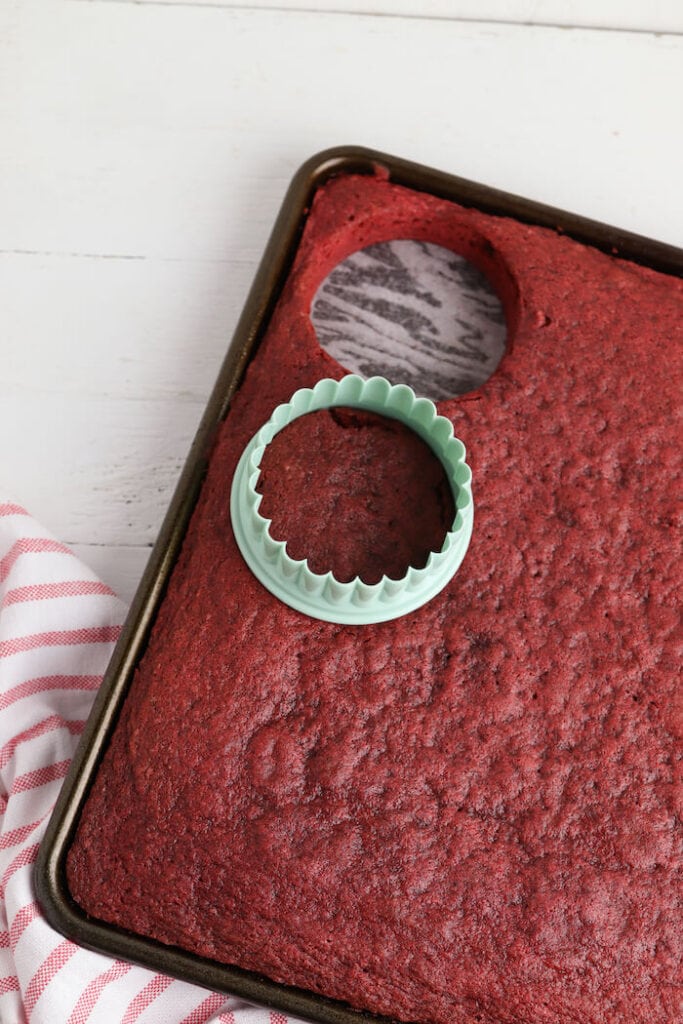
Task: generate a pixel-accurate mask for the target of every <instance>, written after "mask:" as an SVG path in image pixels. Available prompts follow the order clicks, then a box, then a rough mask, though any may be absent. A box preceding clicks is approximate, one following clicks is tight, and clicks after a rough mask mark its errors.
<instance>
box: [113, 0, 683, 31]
mask: <svg viewBox="0 0 683 1024" xmlns="http://www.w3.org/2000/svg"><path fill="white" fill-rule="evenodd" d="M101 2H105V3H162V4H169V3H170V4H183V5H190V6H192V5H196V6H207V4H211V5H215V6H219V7H240V8H242V7H253V8H265V9H270V10H277V9H280V10H299V11H300V10H315V11H318V12H332V13H339V14H349V13H356V14H384V15H388V16H390V17H392V16H393V17H406V16H407V17H420V18H444V19H448V20H450V21H456V20H458V21H461V20H469V21H497V22H502V23H507V24H523V25H558V26H563V27H566V28H574V27H577V26H580V27H584V28H606V29H612V30H616V31H621V32H624V31H626V32H682V31H683V10H681V5H680V4H679V3H678V0H650V2H649V3H648V4H643V3H642V2H641V0H543V2H542V3H539V0H311V2H309V3H306V0H249V2H248V3H244V2H243V0H101Z"/></svg>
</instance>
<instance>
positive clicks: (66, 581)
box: [0, 503, 286, 1024]
mask: <svg viewBox="0 0 683 1024" xmlns="http://www.w3.org/2000/svg"><path fill="white" fill-rule="evenodd" d="M124 614H125V608H124V606H123V605H122V603H121V602H120V601H119V600H118V598H117V597H116V596H115V595H114V594H113V592H112V591H111V590H110V589H109V587H106V586H105V585H104V584H103V583H101V582H100V581H99V580H98V579H96V577H95V576H94V575H93V573H92V572H90V571H89V570H88V569H86V568H85V567H84V566H83V565H82V564H81V563H80V562H79V561H78V559H77V558H76V557H75V556H74V555H73V554H72V553H71V552H70V551H69V549H68V548H67V547H65V545H64V544H61V543H60V542H59V541H57V540H55V539H54V538H53V537H51V536H50V534H49V533H47V532H46V531H45V530H44V529H42V528H41V527H40V526H39V525H38V524H37V523H36V522H35V521H34V520H33V519H32V518H31V517H30V516H29V515H28V514H27V513H26V512H25V511H24V509H23V508H21V507H19V506H18V505H13V504H1V503H0V1022H2V1024H28V1022H30V1024H86V1022H88V1024H117V1022H122V1024H134V1022H139V1024H180V1022H182V1024H203V1022H205V1021H207V1022H208V1021H222V1022H233V1024H286V1018H285V1017H283V1016H282V1015H281V1014H278V1013H270V1014H269V1013H268V1011H265V1010H259V1009H256V1008H254V1007H251V1006H248V1005H247V1004H245V1003H242V1002H240V1001H238V1000H237V999H226V998H225V997H224V996H222V995H217V994H214V993H209V992H206V991H205V990H204V989H200V988H197V987H195V986H193V985H188V984H186V983H184V982H180V981H174V980H172V979H171V978H168V977H165V976H164V975H160V974H154V973H153V972H151V971H147V970H143V969H142V968H140V967H133V966H131V965H130V964H127V963H123V962H121V961H119V960H109V959H108V958H107V957H104V956H100V955H98V954H97V953H91V952H89V951H87V950H85V949H82V948H81V947H79V946H77V945H76V944H74V943H73V942H70V941H69V940H68V939H64V938H63V937H62V936H61V935H59V934H58V933H57V932H55V931H53V930H52V928H50V926H49V925H48V924H47V923H46V922H45V920H44V919H43V918H42V916H41V913H40V909H39V907H38V905H37V903H36V900H35V895H34V892H33V885H32V871H33V862H34V861H35V857H36V853H37V851H38V845H39V843H40V840H41V838H42V836H43V833H44V831H45V826H46V824H47V821H48V818H49V816H50V811H51V810H52V807H53V805H54V802H55V799H56V797H57V793H58V792H59V787H60V785H61V783H62V780H63V778H64V775H65V774H66V771H67V768H68V766H69V761H70V760H71V757H72V755H73V752H74V749H75V747H76V743H77V742H78V737H79V736H80V734H81V732H82V731H83V727H84V725H85V719H86V717H87V715H88V712H89V710H90V705H91V703H92V700H93V697H94V694H95V691H96V690H97V688H98V686H99V684H100V681H101V678H102V674H103V672H104V669H105V667H106V664H107V661H108V659H109V656H110V654H111V651H112V647H113V644H114V642H115V640H116V637H117V636H118V633H119V629H120V626H121V623H122V621H123V618H124Z"/></svg>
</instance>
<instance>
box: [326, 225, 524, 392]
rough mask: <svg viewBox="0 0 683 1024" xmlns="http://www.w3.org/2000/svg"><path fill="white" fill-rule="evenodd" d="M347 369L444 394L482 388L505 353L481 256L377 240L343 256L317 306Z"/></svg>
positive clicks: (330, 347)
mask: <svg viewBox="0 0 683 1024" xmlns="http://www.w3.org/2000/svg"><path fill="white" fill-rule="evenodd" d="M311 320H312V322H313V326H314V328H315V332H316V335H317V337H318V341H319V342H320V344H321V345H322V347H323V348H324V349H325V350H326V351H327V352H329V354H330V355H331V356H333V357H334V358H335V359H336V360H337V361H338V362H339V363H341V364H342V366H343V367H344V368H345V369H347V370H349V371H350V372H354V373H360V374H361V375H362V376H364V377H371V376H373V375H374V374H381V375H382V376H384V377H387V378H388V379H389V380H390V381H391V382H392V384H399V383H404V384H410V386H411V387H412V388H413V389H414V390H415V391H416V392H417V393H418V394H420V395H424V396H426V397H427V398H433V399H440V398H448V397H450V396H452V395H462V394H464V393H465V392H467V391H473V390H474V389H476V388H478V387H481V385H482V384H483V383H484V382H485V381H486V380H488V378H489V377H490V376H491V374H492V373H493V371H494V370H495V369H496V367H497V366H498V363H499V362H500V359H501V358H502V355H503V353H504V351H505V338H506V324H505V317H504V313H503V308H502V306H501V303H500V300H499V298H498V296H497V295H496V293H495V292H494V290H493V288H492V286H491V284H490V283H489V281H488V279H487V278H486V276H485V275H484V274H482V273H481V272H480V271H479V270H478V269H477V268H476V267H475V266H474V265H473V264H472V263H470V262H469V261H468V260H466V259H465V258H464V257H463V256H460V255H458V254H456V253H454V252H451V251H450V250H449V249H444V248H443V247H442V246H439V245H434V244H432V243H428V242H417V241H414V240H411V239H400V240H396V241H392V242H381V243H378V244H376V245H371V246H368V248H367V249H363V250H361V251H359V252H356V253H354V254H353V255H352V256H349V257H348V259H346V260H344V261H343V262H342V263H339V264H338V265H337V266H336V267H335V268H334V270H332V272H331V273H330V274H329V275H328V276H327V277H326V278H325V280H324V281H323V282H322V284H321V286H320V288H319V289H318V291H317V293H316V296H315V299H314V300H313V304H312V306H311Z"/></svg>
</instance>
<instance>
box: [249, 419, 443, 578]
mask: <svg viewBox="0 0 683 1024" xmlns="http://www.w3.org/2000/svg"><path fill="white" fill-rule="evenodd" d="M256 489H257V491H259V493H260V494H262V495H263V499H262V501H261V506H260V508H259V512H260V514H261V515H262V516H263V517H264V518H266V519H270V520H272V523H271V526H270V533H271V535H272V536H273V537H274V538H275V539H276V540H284V541H286V544H287V554H288V555H289V556H290V558H293V559H302V558H306V559H308V564H309V567H310V568H311V569H312V570H313V572H316V573H320V574H323V573H326V572H328V571H330V570H331V571H332V573H333V575H334V576H335V577H336V579H338V580H339V581H340V582H342V583H349V582H350V581H351V580H353V579H355V578H356V577H360V579H361V580H363V582H364V583H370V584H373V583H379V581H380V580H381V579H382V577H383V576H388V577H389V578H390V579H402V578H403V577H404V576H405V575H406V573H407V571H408V569H409V568H410V566H414V567H415V568H417V569H422V568H424V566H425V564H426V562H427V559H428V558H429V554H430V552H432V551H440V550H441V548H442V547H443V543H444V540H445V537H446V533H447V532H448V530H449V529H450V528H451V526H452V525H453V520H454V518H455V507H454V503H453V495H452V493H451V489H450V486H449V483H448V479H447V477H446V473H445V471H444V468H443V466H442V465H441V462H440V461H439V459H438V458H437V457H436V455H434V453H433V452H432V450H431V449H430V448H429V446H428V445H427V444H425V442H424V441H422V440H421V438H419V437H418V436H417V434H416V433H415V432H414V431H413V430H411V429H410V428H409V427H407V426H405V424H403V423H400V422H398V421H397V420H394V419H390V418H388V417H385V416H380V415H377V414H375V413H368V412H365V411H359V410H355V409H347V408H343V407H342V408H334V409H325V410H321V411H319V412H312V413H308V414H306V415H305V416H300V417H299V418H298V419H296V420H294V421H293V422H292V423H290V424H289V425H288V426H286V427H285V428H284V429H283V430H281V431H280V432H279V433H278V434H276V435H275V437H274V438H273V440H272V441H271V442H270V444H269V445H268V447H267V448H266V449H265V451H264V453H263V457H262V459H261V473H260V476H259V480H258V483H257V485H256Z"/></svg>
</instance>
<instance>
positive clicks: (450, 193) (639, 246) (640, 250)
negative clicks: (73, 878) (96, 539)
mask: <svg viewBox="0 0 683 1024" xmlns="http://www.w3.org/2000/svg"><path fill="white" fill-rule="evenodd" d="M378 171H380V172H381V173H382V174H383V175H385V176H386V175H388V177H389V179H390V180H391V181H392V182H395V183H397V184H401V185H404V186H406V187H408V188H411V189H413V190H416V191H422V192H428V193H430V194H432V195H436V196H439V197H441V198H444V199H448V200H451V201H453V202H456V203H459V204H460V205H463V206H468V207H475V208H476V209H478V210H481V211H483V212H485V213H492V214H497V215H500V216H506V217H512V218H515V219H516V220H518V221H522V222H525V223H530V224H537V225H541V226H544V227H549V228H554V229H555V230H558V231H560V232H564V233H565V234H567V235H569V236H571V237H573V238H575V239H577V240H578V241H580V242H583V243H585V244H588V245H592V246H595V247H597V248H599V249H602V250H603V251H605V252H608V253H610V254H613V255H617V256H620V257H622V258H624V259H628V260H633V261H634V262H637V263H640V264H643V265H645V266H648V267H650V268H652V269H654V270H658V271H662V272H664V273H668V274H671V275H675V276H683V251H681V250H679V249H676V248H674V247H672V246H669V245H665V244H662V243H660V242H656V241H652V240H651V239H648V238H643V237H640V236H638V235H634V234H630V233H628V232H624V231H620V230H619V229H617V228H613V227H609V226H607V225H604V224H600V223H597V222H595V221H591V220H587V219H585V218H583V217H577V216H574V215H572V214H569V213H565V212H563V211H561V210H556V209H553V208H552V207H548V206H544V205H541V204H539V203H534V202H531V201H529V200H527V199H521V198H519V197H518V196H513V195H509V194H508V193H505V192H500V191H497V190H495V189H491V188H487V187H485V186H483V185H479V184H476V183H474V182H471V181H466V180H464V179H462V178H457V177H453V176H451V175H448V174H444V173H441V172H439V171H436V170H432V169H430V168H427V167H422V166H420V165H418V164H413V163H409V162H407V161H404V160H400V159H397V158H394V157H391V156H387V155H386V154H383V153H378V152H374V151H372V150H367V149H359V148H346V147H344V148H338V149H332V150H327V151H325V152H323V153H321V154H319V155H317V156H314V157H312V158H311V159H310V160H308V161H307V162H306V163H305V164H304V165H303V166H302V168H301V169H300V170H299V172H298V173H297V174H296V176H295V177H294V179H293V181H292V183H291V185H290V188H289V191H288V192H287V195H286V197H285V199H284V202H283V205H282V208H281V211H280V213H279V216H278V218H277V221H276V223H275V226H274V228H273V232H272V235H271V238H270V240H269V242H268V245H267V247H266V250H265V253H264V256H263V259H262V261H261V264H260V267H259V269H258V272H257V274H256V277H255V280H254V283H253V286H252V288H251V291H250V293H249V296H248V298H247V302H246V305H245V307H244V311H243V313H242V316H241V318H240V320H239V322H238V325H237V328H236V331H235V334H234V337H233V340H232V344H231V345H230V348H229V351H228V354H227V357H226V359H225V362H224V364H223V367H222V369H221V371H220V374H219V377H218V380H217V382H216V385H215V387H214V390H213V392H212V395H211V397H210V399H209V402H208V405H207V408H206V412H205V414H204V417H203V419H202V421H201V424H200V427H199V430H198V432H197V435H196V437H195V440H194V442H193V444H192V448H191V450H190V453H189V455H188V458H187V462H186V464H185V468H184V470H183V472H182V475H181V477H180V480H179V483H178V485H177V488H176V491H175V494H174V497H173V500H172V502H171V504H170V507H169V510H168V513H167V515H166V518H165V520H164V523H163V526H162V528H161V532H160V534H159V538H158V540H157V543H156V545H155V547H154V550H153V552H152V555H151V557H150V561H149V564H148V566H147V569H146V571H145V573H144V576H143V578H142V581H141V583H140V586H139V588H138V591H137V593H136V596H135V599H134V601H133V604H132V607H131V609H130V612H129V614H128V617H127V619H126V622H125V624H124V627H123V630H122V633H121V636H120V639H119V642H118V644H117V645H116V649H115V651H114V653H113V656H112V659H111V663H110V665H109V668H108V670H107V673H106V676H105V679H104V681H103V683H102V686H101V687H100V690H99V693H98V695H97V698H96V700H95V703H94V706H93V709H92V712H91V715H90V718H89V721H88V724H87V727H86V730H85V732H84V734H83V737H82V740H81V743H80V745H79V747H78V750H77V752H76V756H75V757H74V760H73V763H72V765H71V768H70V771H69V773H68V775H67V777H66V780H65V782H64V785H63V787H62V790H61V793H60V796H59V799H58V801H57V804H56V806H55V809H54V812H53V814H52V817H51V820H50V823H49V826H48V829H47V832H46V835H45V838H44V840H43V843H42V845H41V849H40V852H39V856H38V860H37V863H36V870H35V886H36V892H37V896H38V899H39V901H40V904H41V906H42V908H43V911H44V913H45V916H46V918H47V920H48V921H49V922H50V924H51V925H52V926H53V927H54V928H56V929H57V930H58V931H60V932H62V933H63V934H64V935H66V936H68V937H69V938H71V939H73V940H74V941H76V942H78V943H80V944H81V945H83V946H87V947H89V948H91V949H95V950H97V951H99V952H102V953H105V954H109V955H111V956H116V957H123V958H124V959H126V960H131V961H134V962H136V963H139V964H142V965H144V966H145V967H149V968H152V969H154V970H158V971H162V972H164V973H166V974H170V975H173V976H175V977H178V978H181V979H184V980H186V981H190V982H194V983H196V984H198V985H202V986H205V987H206V988H209V989H213V990H216V991H221V992H226V993H231V994H234V995H238V996H241V997H243V998H244V999H247V1000H249V1001H251V1002H255V1003H260V1004H262V1005H265V1006H268V1007H271V1008H274V1009H278V1010H281V1011H283V1012H285V1013H288V1014H292V1015H295V1016H298V1017H304V1018H308V1019H310V1020H317V1021H322V1022H328V1024H351V1022H355V1024H357V1022H358V1021H359V1020H366V1021H372V1020H377V1019H378V1018H376V1017H373V1016H372V1015H371V1014H368V1013H359V1012H358V1011H355V1010H352V1009H351V1008H350V1007H348V1006H346V1005H344V1004H342V1003H339V1002H334V1001H331V1000H328V999H324V998H322V997H320V996H317V995H315V994H313V993H311V992H306V991H303V990H300V989H293V988H290V987H285V986H283V985H279V984H276V983H275V982H273V981H270V980H269V979H267V978H264V977H261V976H259V975H256V974H253V973H251V972H248V971H243V970H240V969H238V968H236V967H230V966H225V965H223V964H220V963H218V962H216V961H213V960H209V959H205V958H202V957H199V956H196V955H194V954H191V953H188V952H186V951H184V950H182V949H178V948H174V947H169V946H165V945H163V944H161V943H159V942H156V941H154V940H151V939H146V938H143V937H141V936H138V935H134V934H132V933H129V932H126V931H123V930H122V929H120V928H116V927H114V926H111V925H108V924H105V923H103V922H101V921H97V920H94V919H92V918H90V917H89V916H88V915H87V914H86V913H85V912H84V911H83V910H81V909H80V908H79V907H78V905H77V904H76V903H75V902H74V901H73V900H72V898H71V896H70V894H69V890H68V886H67V882H66V873H65V862H66V855H67V851H68V849H69V846H70V843H71V841H72V837H73V835H74V832H75V829H76V826H77V823H78V819H79V815H80V813H81V809H82V807H83V805H84V802H85V799H86V797H87V795H88V791H89V788H90V786H91V784H92V781H93V779H94V776H95V773H96V771H97V768H98V765H99V762H100V759H101V757H102V756H103V753H104V750H105V748H106V746H107V743H108V741H109V737H110V735H111V733H112V730H113V728H114V726H115V724H116V720H117V717H118V714H119V711H120V709H121V706H122V704H123V701H124V700H125V697H126V693H127V691H128V687H129V685H130V682H131V680H132V676H133V672H134V669H135V666H136V665H137V663H138V661H139V660H140V658H141V656H142V654H143V652H144V649H145V645H146V642H147V638H148V636H149V633H150V629H151V627H152V625H153V622H154V618H155V614H156V612H157V609H158V607H159V605H160V602H161V601H162V600H163V594H164V589H165V586H166V583H167V581H168V579H169V576H170V574H171V572H172V569H173V565H174V563H175V560H176V557H177V555H178V552H179V549H180V546H181V543H182V540H183V536H184V534H185V531H186V528H187V525H188V522H189V519H190V516H191V514H192V510H193V508H194V505H195V502H196V500H197V497H198V494H199V491H200V488H201V484H202V479H203V477H204V474H205V471H206V467H207V464H208V457H209V452H210V450H211V446H212V442H213V438H214V436H215V432H216V430H217V428H218V426H219V424H220V422H221V420H222V419H223V418H224V417H225V415H226V412H227V410H228V407H229V405H230V400H231V397H232V395H233V394H234V392H235V390H236V389H237V387H238V386H239V384H240V381H241V379H242V375H243V373H244V371H245V368H246V366H247V364H248V362H249V360H250V359H251V358H252V356H253V355H254V353H255V352H256V349H257V347H258V344H259V341H260V339H261V337H262V336H263V334H264V331H265V329H266V327H267V325H268V321H269V318H270V316H271V313H272V311H273V309H274V306H275V304H276V302H277V300H278V297H279V295H280V292H281V289H282V286H283V284H284V282H285V280H286V278H287V274H288V272H289V269H290V267H291V265H292V261H293V259H294V256H295V253H296V250H297V246H298V242H299V239H300V236H301V232H302V230H303V225H304V223H305V220H306V215H307V210H308V208H309V206H310V201H311V198H312V196H313V193H314V192H315V190H316V189H317V188H319V187H320V186H321V185H322V184H323V183H324V182H325V181H327V180H328V179H329V178H330V177H333V176H336V175H341V174H351V173H353V174H374V173H377V172H378Z"/></svg>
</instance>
